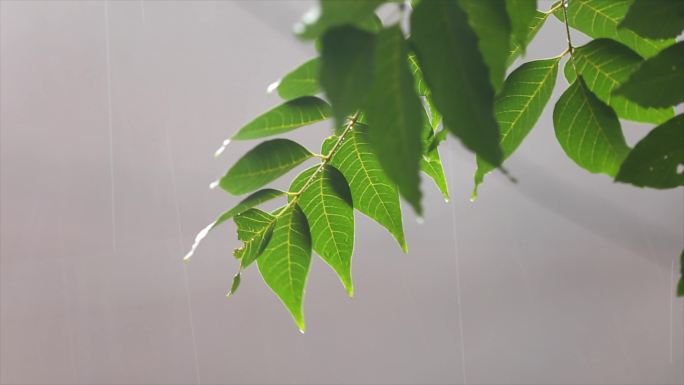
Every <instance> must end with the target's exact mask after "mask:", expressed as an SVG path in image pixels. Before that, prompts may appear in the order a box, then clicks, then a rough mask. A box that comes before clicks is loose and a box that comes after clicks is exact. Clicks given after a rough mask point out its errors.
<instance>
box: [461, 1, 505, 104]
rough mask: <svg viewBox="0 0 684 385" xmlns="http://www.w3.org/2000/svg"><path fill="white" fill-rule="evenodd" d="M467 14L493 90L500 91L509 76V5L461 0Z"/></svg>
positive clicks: (501, 2)
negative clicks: (507, 10) (507, 8)
mask: <svg viewBox="0 0 684 385" xmlns="http://www.w3.org/2000/svg"><path fill="white" fill-rule="evenodd" d="M459 4H460V5H461V7H462V8H463V10H464V11H465V12H466V13H467V14H468V22H469V23H470V26H471V27H472V29H473V31H475V34H476V35H477V40H478V46H479V47H480V52H481V53H482V57H483V59H484V62H485V63H486V64H487V67H489V78H490V81H491V82H492V86H494V90H495V91H498V90H499V88H501V84H502V83H503V80H504V77H505V76H506V59H507V58H508V53H509V52H510V49H511V48H510V47H511V46H510V42H511V21H510V19H509V18H508V15H507V14H506V7H507V5H506V3H505V2H503V1H501V0H459Z"/></svg>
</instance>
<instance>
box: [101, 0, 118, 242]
mask: <svg viewBox="0 0 684 385" xmlns="http://www.w3.org/2000/svg"><path fill="white" fill-rule="evenodd" d="M104 12H105V53H106V59H107V129H108V131H109V185H110V205H111V211H112V213H111V217H112V249H113V250H114V252H116V206H115V203H114V130H113V129H112V63H111V56H110V53H109V0H107V1H105V4H104Z"/></svg>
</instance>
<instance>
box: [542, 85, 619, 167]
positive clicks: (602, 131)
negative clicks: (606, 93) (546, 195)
mask: <svg viewBox="0 0 684 385" xmlns="http://www.w3.org/2000/svg"><path fill="white" fill-rule="evenodd" d="M553 125H554V127H555V131H556V138H557V139H558V142H559V143H560V145H561V147H563V150H564V151H565V153H566V154H567V155H568V157H570V159H572V160H574V161H575V163H577V164H578V165H580V166H581V167H583V168H585V169H587V170H588V171H590V172H593V173H599V172H600V173H604V174H608V175H610V176H615V174H617V171H618V169H619V168H620V164H621V163H622V161H623V160H624V159H625V156H627V153H628V152H629V147H627V144H626V143H625V138H624V136H623V135H622V129H621V127H620V121H618V118H617V116H616V115H615V112H614V111H613V110H612V109H611V108H610V107H609V106H608V105H606V104H605V103H603V102H602V101H601V100H599V98H597V97H596V96H595V95H594V94H593V93H592V92H591V91H590V90H589V88H587V85H586V83H585V82H584V79H582V77H581V76H580V77H578V78H577V80H575V82H574V83H573V84H572V85H570V87H569V88H568V89H567V90H566V91H565V92H564V93H563V95H562V96H561V97H560V99H558V102H557V103H556V106H555V108H554V110H553Z"/></svg>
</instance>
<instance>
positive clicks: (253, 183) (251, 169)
mask: <svg viewBox="0 0 684 385" xmlns="http://www.w3.org/2000/svg"><path fill="white" fill-rule="evenodd" d="M312 156H313V154H312V153H311V152H309V150H307V149H306V148H304V147H302V146H301V145H300V144H297V143H295V142H293V141H291V140H287V139H273V140H269V141H266V142H263V143H260V144H259V145H258V146H256V147H254V148H253V149H251V150H250V151H249V152H247V153H246V154H245V155H243V156H242V158H240V159H239V160H238V161H237V162H236V163H235V164H234V165H233V167H231V168H230V170H228V172H227V173H226V175H224V176H223V178H221V180H220V181H219V185H220V186H221V188H222V189H224V190H226V191H227V192H229V193H231V194H233V195H240V194H244V193H248V192H251V191H254V190H256V189H258V188H259V187H262V186H264V185H265V184H266V183H268V182H271V181H273V180H275V179H277V178H278V177H279V176H281V175H283V174H285V173H287V172H288V171H290V170H292V169H293V168H294V167H296V166H297V165H299V164H301V163H302V162H304V161H305V160H307V159H309V158H311V157H312Z"/></svg>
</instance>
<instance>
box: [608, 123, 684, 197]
mask: <svg viewBox="0 0 684 385" xmlns="http://www.w3.org/2000/svg"><path fill="white" fill-rule="evenodd" d="M678 167H680V168H684V115H678V116H676V117H674V118H672V119H670V120H668V121H667V122H665V123H663V124H662V125H660V126H658V127H656V128H654V129H653V130H652V131H651V132H649V133H648V135H646V137H644V138H643V139H642V140H641V141H639V143H637V144H636V146H634V148H633V149H632V151H630V153H629V155H627V158H625V161H624V162H623V163H622V166H621V167H620V172H619V173H618V175H617V177H616V178H615V180H616V181H618V182H625V183H631V184H633V185H636V186H640V187H653V188H659V189H666V188H674V187H678V186H684V172H682V171H679V170H678V169H677V168H678Z"/></svg>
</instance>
